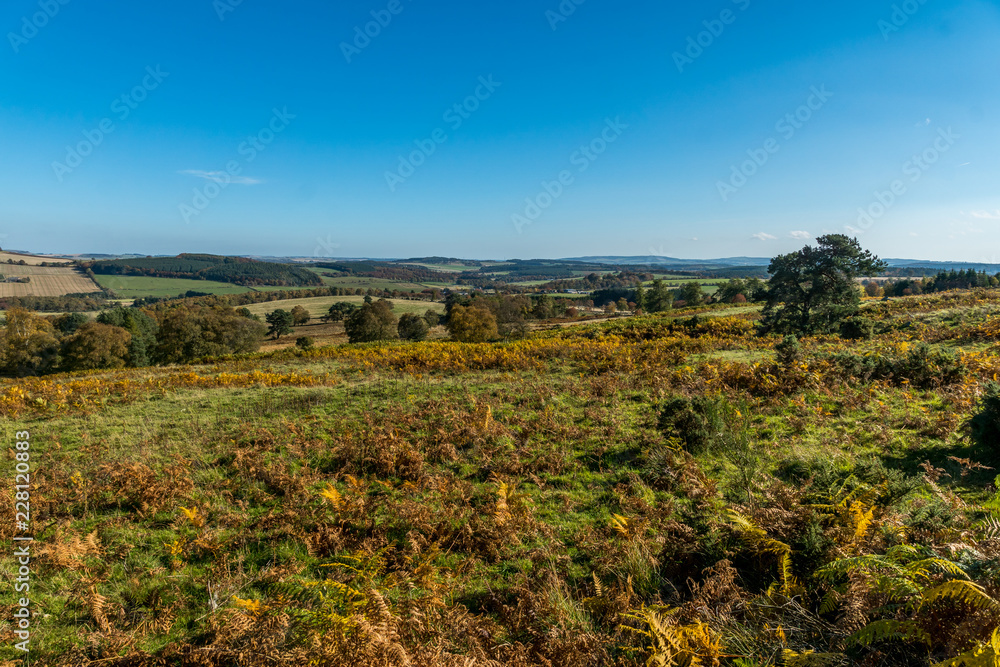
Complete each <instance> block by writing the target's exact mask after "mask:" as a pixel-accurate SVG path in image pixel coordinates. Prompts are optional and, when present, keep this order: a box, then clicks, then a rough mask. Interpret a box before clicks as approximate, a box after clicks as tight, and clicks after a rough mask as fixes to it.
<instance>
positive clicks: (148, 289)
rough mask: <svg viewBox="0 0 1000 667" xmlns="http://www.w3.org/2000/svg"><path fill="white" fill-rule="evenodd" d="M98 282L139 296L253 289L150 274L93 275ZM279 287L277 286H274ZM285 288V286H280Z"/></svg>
mask: <svg viewBox="0 0 1000 667" xmlns="http://www.w3.org/2000/svg"><path fill="white" fill-rule="evenodd" d="M94 277H95V279H96V280H97V282H98V284H99V285H100V286H101V287H103V288H105V289H112V290H114V291H115V292H117V293H118V294H121V295H122V296H126V297H129V298H133V299H137V298H140V297H145V296H151V297H164V296H177V295H178V294H184V293H185V292H187V291H189V290H193V291H195V292H205V293H207V294H243V293H244V292H250V291H253V290H252V289H251V288H249V287H243V286H242V285H233V284H232V283H220V282H216V281H214V280H188V279H186V278H155V277H151V276H104V275H99V276H94ZM275 289H279V288H275ZM280 289H287V288H280Z"/></svg>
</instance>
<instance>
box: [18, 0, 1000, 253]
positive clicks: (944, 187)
mask: <svg viewBox="0 0 1000 667" xmlns="http://www.w3.org/2000/svg"><path fill="white" fill-rule="evenodd" d="M577 1H579V0H577ZM681 5H682V3H673V2H670V3H667V2H662V1H655V2H654V1H645V0H643V1H637V2H624V3H611V2H607V1H606V0H585V1H583V2H580V4H576V3H575V2H574V1H573V0H564V2H562V4H560V2H559V1H558V0H538V1H537V2H528V1H520V0H505V1H503V2H500V1H498V0H483V1H481V2H475V3H470V2H455V1H452V0H447V1H439V2H430V1H428V0H371V1H363V2H362V1H353V0H352V1H344V2H338V3H321V2H312V1H304V0H303V1H296V0H289V1H288V2H283V3H277V2H262V1H261V0H242V2H239V1H238V0H215V1H213V0H173V1H171V2H165V1H163V0H159V1H157V0H152V1H150V2H143V3H117V2H116V3H111V2H107V1H102V0H95V1H93V2H89V3H88V2H83V1H82V0H41V2H39V0H34V1H29V0H8V2H6V3H4V7H3V9H2V10H0V28H2V31H0V32H2V33H3V34H4V36H5V39H4V40H3V43H2V44H0V77H2V85H0V136H2V137H3V139H4V144H5V146H4V148H5V150H4V151H3V159H0V235H2V236H0V244H2V245H3V246H4V247H12V248H19V249H26V250H31V251H36V252H62V253H71V252H110V253H124V252H138V253H149V254H167V253H171V254H172V253H177V252H218V253H231V254H264V255H293V256H314V255H332V256H344V257H360V256H369V257H412V256H423V255H430V254H435V255H448V256H460V257H475V258H511V257H521V258H527V257H567V256H578V255H596V254H602V255H606V254H616V255H646V254H663V255H669V256H675V257H721V256H732V255H750V256H771V255H774V254H776V253H779V252H787V251H789V250H792V249H795V248H798V247H801V246H802V245H803V243H805V242H806V241H808V240H809V239H811V238H813V237H815V236H816V235H819V234H821V233H824V232H847V233H852V234H857V235H858V237H859V239H860V240H861V242H862V244H863V245H865V246H866V247H868V248H871V249H872V250H874V251H875V252H876V253H878V254H880V255H881V256H883V257H915V258H923V259H936V260H965V261H984V262H993V263H996V262H1000V243H998V241H1000V156H998V151H997V147H998V146H1000V116H998V112H1000V88H998V87H997V85H996V82H997V71H998V69H1000V68H998V65H1000V49H997V48H996V43H997V41H996V40H997V35H998V34H1000V6H998V3H997V2H983V1H978V0H925V1H924V2H923V3H921V1H920V0H907V2H892V1H885V2H883V1H878V0H875V1H872V0H865V1H861V0H844V1H842V2H838V3H802V2H790V1H784V2H781V1H778V2H775V1H772V2H764V1H763V0H713V1H710V2H697V3H690V4H689V3H684V5H683V6H681ZM377 21H381V23H382V24H379V23H377ZM373 22H375V23H373ZM366 29H367V31H368V33H369V34H370V35H374V36H365V35H364V32H365V30H366ZM359 33H360V34H361V35H362V36H360V37H359ZM699 42H700V44H699ZM345 45H346V46H345ZM456 105H457V109H456ZM862 213H864V215H862Z"/></svg>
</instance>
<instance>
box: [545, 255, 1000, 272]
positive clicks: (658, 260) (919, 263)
mask: <svg viewBox="0 0 1000 667" xmlns="http://www.w3.org/2000/svg"><path fill="white" fill-rule="evenodd" d="M563 261H566V262H588V263H593V264H612V265H617V266H632V265H643V266H663V267H668V268H672V269H677V270H685V271H698V270H706V269H721V268H734V267H751V266H752V267H761V266H763V267H766V266H767V265H768V264H770V263H771V259H770V258H769V257H721V258H717V259H680V258H677V257H664V256H662V255H636V256H617V255H595V256H590V257H568V258H566V259H565V260H563ZM885 261H886V263H887V264H888V265H889V266H890V267H891V268H899V269H927V270H929V271H931V272H936V271H940V270H942V269H945V270H951V269H955V270H963V271H964V270H966V269H973V270H975V271H985V272H986V273H997V272H1000V264H985V263H977V262H941V261H931V260H925V259H898V258H890V259H886V260H885Z"/></svg>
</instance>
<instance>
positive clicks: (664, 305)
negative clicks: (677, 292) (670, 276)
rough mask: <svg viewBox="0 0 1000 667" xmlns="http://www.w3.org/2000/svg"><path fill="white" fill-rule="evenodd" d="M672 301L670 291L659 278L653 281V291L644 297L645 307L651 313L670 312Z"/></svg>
mask: <svg viewBox="0 0 1000 667" xmlns="http://www.w3.org/2000/svg"><path fill="white" fill-rule="evenodd" d="M672 303H673V299H672V298H671V297H670V290H668V289H667V286H666V284H665V283H664V282H663V280H662V279H661V278H657V279H656V280H654V281H653V289H651V290H650V291H649V294H648V295H647V296H646V307H647V309H648V311H649V312H651V313H660V312H663V311H664V310H670V306H671V304H672Z"/></svg>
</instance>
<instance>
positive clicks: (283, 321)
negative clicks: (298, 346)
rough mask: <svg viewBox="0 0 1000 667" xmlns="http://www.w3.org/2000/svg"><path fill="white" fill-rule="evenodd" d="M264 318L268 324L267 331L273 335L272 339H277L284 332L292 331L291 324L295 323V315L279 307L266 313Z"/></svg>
mask: <svg viewBox="0 0 1000 667" xmlns="http://www.w3.org/2000/svg"><path fill="white" fill-rule="evenodd" d="M264 319H265V320H266V321H267V325H268V330H267V333H268V334H270V335H271V336H274V340H279V339H280V338H281V337H282V336H284V335H285V334H290V333H292V326H294V325H295V317H294V316H293V315H292V314H291V313H290V312H288V311H287V310H283V309H281V308H279V309H278V310H275V311H272V312H270V313H268V314H267V317H265V318H264Z"/></svg>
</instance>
